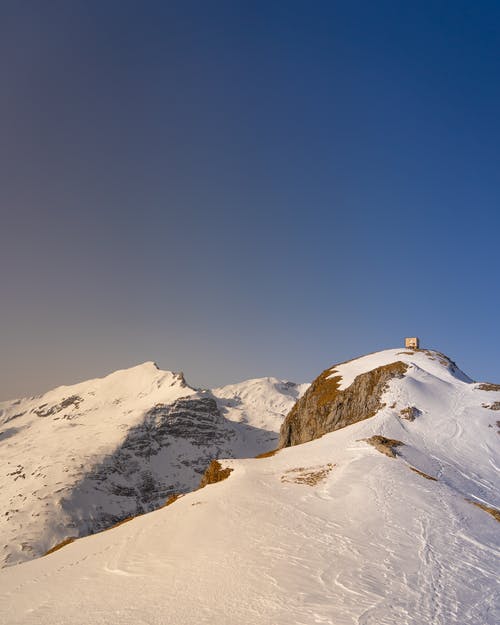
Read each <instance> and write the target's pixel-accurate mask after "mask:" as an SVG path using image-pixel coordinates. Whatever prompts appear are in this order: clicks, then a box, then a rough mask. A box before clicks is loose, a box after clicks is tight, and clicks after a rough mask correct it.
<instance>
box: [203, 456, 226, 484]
mask: <svg viewBox="0 0 500 625" xmlns="http://www.w3.org/2000/svg"><path fill="white" fill-rule="evenodd" d="M231 471H232V469H230V468H229V467H226V468H224V469H223V468H222V465H221V463H220V462H219V461H218V460H212V462H211V463H210V464H209V465H208V468H207V470H206V471H205V473H204V475H203V477H202V478H201V482H200V486H199V488H203V487H204V486H208V484H216V483H217V482H222V480H225V479H226V478H228V477H229V474H230V473H231Z"/></svg>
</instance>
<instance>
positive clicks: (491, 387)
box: [477, 382, 500, 391]
mask: <svg viewBox="0 0 500 625" xmlns="http://www.w3.org/2000/svg"><path fill="white" fill-rule="evenodd" d="M477 388H478V389H479V390H480V391H500V384H491V382H483V383H482V384H479V385H478V387H477Z"/></svg>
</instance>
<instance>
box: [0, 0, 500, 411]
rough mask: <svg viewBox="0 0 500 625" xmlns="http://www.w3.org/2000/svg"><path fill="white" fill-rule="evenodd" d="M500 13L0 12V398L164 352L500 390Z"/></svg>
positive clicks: (473, 6)
mask: <svg viewBox="0 0 500 625" xmlns="http://www.w3.org/2000/svg"><path fill="white" fill-rule="evenodd" d="M499 42H500V3H499V2H498V1H496V0H495V1H492V2H485V1H481V0H478V1H475V2H472V1H470V0H469V1H467V2H462V1H460V0H454V1H453V2H451V1H450V2H439V1H437V0H432V1H431V2H426V1H422V0H420V1H419V2H416V3H415V2H396V1H395V0H394V1H392V2H385V1H383V0H382V1H378V2H372V1H353V2H333V1H329V2H319V1H318V2H306V1H303V2H294V1H291V0H287V2H281V1H279V2H273V1H269V0H267V1H265V2H258V1H254V2H242V1H237V0H236V1H235V0H231V1H228V2H222V1H216V0H214V1H213V2H205V1H200V2H190V1H186V0H182V1H179V2H163V1H158V2H153V1H144V0H141V1H139V0H137V1H135V2H130V1H125V0H119V1H112V0H96V1H93V0H85V1H82V2H79V1H77V0H71V1H67V0H50V1H49V0H45V1H40V0H32V1H31V0H3V1H2V2H1V3H0V76H1V88H0V216H1V221H0V399H9V398H12V397H16V396H20V395H26V394H34V393H38V392H41V391H43V390H47V389H48V388H51V387H53V386H56V385H59V384H67V383H72V382H76V381H79V380H82V379H85V378H89V377H97V376H100V375H103V374H106V373H108V372H110V371H112V370H115V369H119V368H124V367H128V366H132V365H134V364H137V363H139V362H142V361H145V360H155V361H156V362H157V363H158V364H159V366H160V367H161V368H164V369H173V370H181V369H182V370H184V372H185V374H186V377H187V379H188V381H190V382H191V383H193V384H196V385H203V386H211V385H218V384H225V383H229V382H234V381H238V380H242V379H245V378H249V377H260V376H264V375H275V376H278V377H284V378H288V379H292V380H296V381H304V380H310V379H311V378H312V377H314V376H316V375H317V374H318V373H319V372H320V371H321V370H322V369H324V368H325V367H327V366H329V365H331V364H332V363H334V362H338V361H341V360H343V359H346V358H351V357H354V356H356V355H359V354H363V353H366V352H370V351H373V350H378V349H383V348H387V347H394V346H397V345H399V344H401V342H402V340H403V337H404V336H405V335H414V334H417V335H419V336H421V338H422V340H423V344H424V346H426V347H431V348H436V349H439V350H442V351H444V352H445V353H447V354H448V355H450V356H451V357H452V358H454V359H455V360H456V361H457V363H458V364H459V365H460V366H461V367H462V368H463V369H464V370H465V371H466V372H467V373H469V374H470V375H471V376H473V377H475V378H476V379H488V380H491V381H499V380H500V359H499V343H500V324H499V309H500V288H499V276H500V246H499V241H500V171H499V169H500V153H499V151H500V43H499Z"/></svg>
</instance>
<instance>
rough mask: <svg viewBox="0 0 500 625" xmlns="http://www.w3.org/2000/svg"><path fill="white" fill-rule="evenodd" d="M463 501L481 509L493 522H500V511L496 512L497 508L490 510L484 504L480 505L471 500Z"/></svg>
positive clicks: (490, 508)
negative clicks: (489, 515)
mask: <svg viewBox="0 0 500 625" xmlns="http://www.w3.org/2000/svg"><path fill="white" fill-rule="evenodd" d="M465 501H468V502H469V503H471V504H472V505H474V506H477V507H478V508H481V510H484V511H485V512H487V513H488V514H491V516H492V517H493V518H494V519H495V521H499V522H500V510H498V509H497V508H492V507H491V506H487V505H486V504H484V503H480V502H479V501H473V500H472V499H466V500H465Z"/></svg>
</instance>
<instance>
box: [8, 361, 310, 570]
mask: <svg viewBox="0 0 500 625" xmlns="http://www.w3.org/2000/svg"><path fill="white" fill-rule="evenodd" d="M301 389H302V386H298V385H296V384H294V383H291V382H283V381H280V380H276V379H273V378H263V379H261V380H250V381H248V382H242V383H240V384H233V385H231V386H230V387H223V388H219V389H216V391H214V394H212V393H211V392H210V391H198V390H196V389H193V388H191V387H190V386H188V385H187V384H186V382H185V380H184V377H183V375H182V374H180V373H172V372H170V371H160V370H159V369H158V367H157V366H156V365H155V364H154V363H153V362H147V363H144V364H142V365H139V366H137V367H132V368H131V369H125V370H122V371H116V372H115V373H112V374H110V375H108V376H106V377H105V378H101V379H96V380H88V381H86V382H82V383H80V384H75V385H73V386H63V387H59V388H56V389H54V390H52V391H49V392H48V393H46V394H44V395H42V396H38V397H32V398H28V399H23V400H17V401H12V402H3V403H1V404H0V458H1V460H2V463H1V467H2V471H1V472H0V502H1V504H2V506H1V507H2V513H1V515H0V566H2V565H12V564H17V563H19V562H23V561H26V560H30V559H33V558H35V557H38V556H40V555H42V554H44V553H45V552H46V551H48V550H49V549H50V548H52V547H53V546H54V545H56V544H58V543H60V542H61V541H63V540H65V539H67V538H68V537H75V536H83V535H87V534H92V533H95V532H96V531H100V530H102V529H104V528H106V527H109V526H111V525H113V524H114V523H116V522H118V521H120V520H122V519H124V518H126V517H129V516H135V515H137V514H140V513H143V512H148V511H150V510H153V509H155V508H158V507H159V506H161V505H162V504H163V503H164V502H165V501H166V499H167V498H168V497H169V496H170V495H171V494H172V493H174V492H186V491H188V490H192V489H194V488H196V487H197V486H198V484H199V481H200V478H201V475H202V474H203V472H204V471H205V469H206V467H207V466H208V464H209V463H210V461H211V460H212V459H213V458H217V457H219V456H221V455H222V456H224V457H227V456H230V457H248V456H255V455H257V454H259V453H262V452H265V451H268V450H270V449H273V448H275V447H276V445H277V442H278V432H279V427H280V425H281V422H282V420H283V419H284V417H285V416H286V413H287V412H288V411H289V410H290V409H291V407H292V406H293V404H294V403H295V401H296V399H297V398H298V396H299V394H300V392H301Z"/></svg>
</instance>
